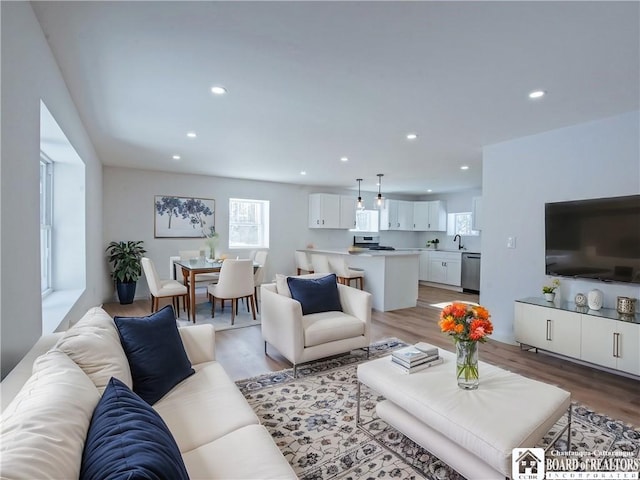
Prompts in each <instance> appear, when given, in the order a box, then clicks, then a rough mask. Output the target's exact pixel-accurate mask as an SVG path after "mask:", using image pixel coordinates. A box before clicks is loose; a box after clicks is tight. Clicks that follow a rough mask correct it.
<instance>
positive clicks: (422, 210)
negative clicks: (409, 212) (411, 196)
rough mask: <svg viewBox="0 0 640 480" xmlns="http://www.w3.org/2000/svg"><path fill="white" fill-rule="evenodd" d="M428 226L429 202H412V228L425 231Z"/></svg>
mask: <svg viewBox="0 0 640 480" xmlns="http://www.w3.org/2000/svg"><path fill="white" fill-rule="evenodd" d="M428 228H429V202H413V229H414V230H415V231H418V232H426V231H427V230H428Z"/></svg>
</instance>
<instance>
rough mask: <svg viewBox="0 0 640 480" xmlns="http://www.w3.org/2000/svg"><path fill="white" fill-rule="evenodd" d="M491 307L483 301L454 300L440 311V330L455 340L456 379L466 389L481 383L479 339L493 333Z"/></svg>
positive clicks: (480, 340)
mask: <svg viewBox="0 0 640 480" xmlns="http://www.w3.org/2000/svg"><path fill="white" fill-rule="evenodd" d="M489 317H490V315H489V311H488V310H487V309H486V308H484V307H482V306H480V305H470V304H467V303H452V304H450V305H447V306H446V307H444V308H443V309H442V312H441V313H440V322H439V325H440V330H441V331H442V332H444V333H446V334H448V335H451V336H452V337H453V339H454V340H455V342H456V379H457V381H458V387H460V388H462V389H463V390H475V389H477V388H478V385H479V384H480V376H479V370H478V343H479V342H483V343H484V342H486V341H487V339H486V337H487V336H488V335H491V334H492V333H493V324H492V323H491V321H490V320H489Z"/></svg>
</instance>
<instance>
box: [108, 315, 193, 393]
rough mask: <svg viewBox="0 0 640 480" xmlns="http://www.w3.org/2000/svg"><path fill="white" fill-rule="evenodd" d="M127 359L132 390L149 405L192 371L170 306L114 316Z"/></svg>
mask: <svg viewBox="0 0 640 480" xmlns="http://www.w3.org/2000/svg"><path fill="white" fill-rule="evenodd" d="M113 320H114V321H115V324H116V327H117V328H118V333H119V334H120V342H121V343H122V348H123V349H124V353H125V354H126V355H127V359H128V360H129V367H130V368H131V377H132V378H133V391H134V392H136V393H137V394H138V395H140V397H141V398H142V399H143V400H145V401H146V402H148V403H149V405H153V404H154V403H156V402H157V401H158V400H160V399H161V398H162V397H163V396H164V395H165V394H166V393H167V392H168V391H169V390H171V389H172V388H173V387H175V386H176V385H177V384H178V383H180V382H181V381H182V380H184V379H185V378H187V377H188V376H190V375H192V374H193V373H195V371H194V370H193V368H191V362H190V361H189V358H188V357H187V353H186V352H185V351H184V345H183V344H182V339H181V338H180V333H178V326H177V325H176V317H175V314H174V312H173V307H172V306H171V305H167V306H166V307H164V308H162V309H161V310H158V311H157V312H156V313H154V314H152V315H149V316H148V317H130V318H129V317H114V319H113Z"/></svg>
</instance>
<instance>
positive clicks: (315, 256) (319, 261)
mask: <svg viewBox="0 0 640 480" xmlns="http://www.w3.org/2000/svg"><path fill="white" fill-rule="evenodd" d="M311 265H312V268H313V273H334V272H333V270H331V265H329V258H328V257H327V256H326V255H320V254H319V253H312V254H311Z"/></svg>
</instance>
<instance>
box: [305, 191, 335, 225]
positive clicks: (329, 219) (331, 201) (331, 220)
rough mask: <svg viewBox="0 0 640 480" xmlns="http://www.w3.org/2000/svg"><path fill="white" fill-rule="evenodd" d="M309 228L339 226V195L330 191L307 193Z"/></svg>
mask: <svg viewBox="0 0 640 480" xmlns="http://www.w3.org/2000/svg"><path fill="white" fill-rule="evenodd" d="M309 228H341V227H340V195H334V194H331V193H312V194H311V195H309Z"/></svg>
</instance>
